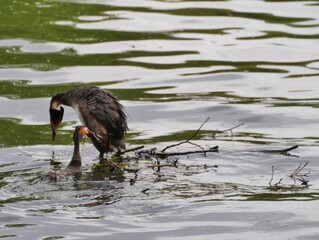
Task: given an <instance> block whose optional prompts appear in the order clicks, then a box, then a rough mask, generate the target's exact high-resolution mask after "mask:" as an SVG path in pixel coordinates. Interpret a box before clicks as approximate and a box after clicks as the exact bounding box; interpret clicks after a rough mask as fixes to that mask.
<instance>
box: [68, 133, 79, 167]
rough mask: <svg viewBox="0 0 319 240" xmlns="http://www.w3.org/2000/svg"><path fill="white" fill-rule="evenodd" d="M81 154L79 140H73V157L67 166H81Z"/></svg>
mask: <svg viewBox="0 0 319 240" xmlns="http://www.w3.org/2000/svg"><path fill="white" fill-rule="evenodd" d="M81 161H82V160H81V154H80V140H79V139H77V138H75V139H74V150H73V157H72V160H71V162H70V163H69V166H81Z"/></svg>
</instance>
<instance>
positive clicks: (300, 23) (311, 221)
mask: <svg viewBox="0 0 319 240" xmlns="http://www.w3.org/2000/svg"><path fill="white" fill-rule="evenodd" d="M318 12H319V7H318V3H317V2H316V1H244V0H243V1H160V0H158V1H151V0H139V1H123V0H121V1H119V0H113V1H107V0H95V1H89V2H88V1H80V0H79V1H76V0H74V1H53V0H40V1H33V0H28V1H27V0H20V1H8V0H4V1H3V4H2V6H1V7H0V16H1V21H0V56H1V57H0V86H1V87H0V106H1V107H0V110H1V111H0V113H1V115H0V123H1V129H2V130H1V135H0V156H1V157H0V212H1V214H0V238H4V239H6V238H8V239H41V240H48V239H105V237H107V238H108V239H212V238H214V239H273V238H276V239H317V238H318V234H319V230H318V229H319V228H318V227H319V222H318V217H317V211H318V210H319V209H318V198H319V172H318V169H319V164H318V161H317V156H318V152H319V150H318V143H319V136H318V132H319V127H318V120H319V117H318V116H319V115H318V106H319V98H318V96H319V85H318V75H319V59H318V56H319V47H318V38H319V18H318V16H319V15H318ZM81 86H99V87H101V88H103V89H108V90H110V91H112V92H113V93H114V94H115V95H116V96H117V97H118V98H119V99H120V100H121V103H122V104H123V105H124V106H125V108H126V111H127V113H128V115H129V119H128V122H129V127H130V130H129V131H128V133H127V135H126V141H127V146H128V148H131V147H136V146H139V145H145V148H147V149H151V148H153V147H156V148H158V149H163V148H164V147H165V146H168V145H170V144H173V143H176V142H180V141H183V140H186V139H188V138H189V137H190V136H192V135H193V134H194V132H195V131H196V130H197V129H198V128H199V127H200V126H201V124H202V123H203V122H204V121H205V120H206V119H207V118H209V121H208V122H207V123H206V124H205V125H204V126H203V127H202V128H201V130H200V131H199V133H198V134H197V135H196V136H195V137H194V139H192V141H193V142H194V143H196V144H198V145H201V146H202V147H205V148H208V147H212V146H216V145H218V146H219V152H218V153H208V154H207V156H204V155H203V154H194V155H189V156H179V157H171V158H169V159H168V160H167V162H166V160H161V163H162V164H169V163H171V162H174V161H176V160H178V162H177V167H162V168H161V169H160V171H158V170H157V169H156V168H154V169H153V168H150V167H149V166H150V165H152V164H154V159H144V160H142V159H140V160H139V161H137V162H133V163H132V166H131V168H132V169H135V170H139V171H138V172H137V173H134V172H132V171H130V172H127V171H125V172H122V173H119V174H109V173H107V172H104V171H96V169H95V168H94V167H92V166H95V165H94V164H95V163H97V162H98V161H99V160H98V154H97V151H96V150H95V149H94V147H93V146H92V144H90V143H89V142H88V141H86V142H85V143H84V145H83V146H82V152H81V153H82V156H83V162H84V167H83V174H82V177H81V178H72V177H70V178H66V179H60V180H59V181H56V182H55V181H49V180H46V179H43V175H44V174H45V173H47V172H49V171H51V170H52V167H51V166H50V162H51V161H52V160H54V161H59V162H61V163H62V164H61V165H62V168H63V167H65V166H67V163H68V161H69V160H70V159H71V157H72V151H73V146H72V131H73V129H74V128H73V127H74V126H75V125H78V124H79V122H78V119H77V116H76V114H75V112H74V111H73V109H70V108H66V109H65V110H66V112H65V118H64V122H63V126H62V128H61V129H60V130H59V133H58V137H57V141H56V143H55V144H52V143H51V129H50V126H49V116H48V105H49V102H50V98H51V96H52V95H54V94H56V93H59V92H63V91H67V90H69V89H72V88H75V87H81ZM241 123H244V125H241V126H240V127H238V128H235V129H233V130H232V132H230V131H227V132H224V133H219V134H216V135H213V133H214V131H216V130H227V129H229V128H232V127H234V126H237V125H238V124H241ZM294 145H299V148H298V149H295V150H293V151H292V152H291V155H282V154H274V153H272V154H270V153H265V152H260V151H256V150H272V149H284V148H287V147H291V146H294ZM170 150H171V151H180V152H183V151H192V150H198V147H196V146H194V145H190V144H184V145H181V146H179V147H178V148H173V149H170ZM306 163H307V165H306V166H305V168H304V169H303V170H302V171H301V172H300V174H299V177H298V176H297V177H296V178H295V179H293V178H291V177H289V176H290V175H291V174H292V173H294V171H295V170H296V169H297V168H298V166H303V165H304V164H306ZM273 170H274V171H273ZM301 175H303V176H301ZM301 177H302V178H303V180H304V182H301V181H299V180H298V179H301ZM271 179H272V181H271ZM301 180H302V179H301Z"/></svg>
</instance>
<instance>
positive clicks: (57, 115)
mask: <svg viewBox="0 0 319 240" xmlns="http://www.w3.org/2000/svg"><path fill="white" fill-rule="evenodd" d="M49 112H50V123H51V129H52V142H54V140H55V136H56V132H57V130H58V127H59V125H60V123H61V122H62V119H63V113H64V109H63V107H60V110H57V109H53V108H50V110H49Z"/></svg>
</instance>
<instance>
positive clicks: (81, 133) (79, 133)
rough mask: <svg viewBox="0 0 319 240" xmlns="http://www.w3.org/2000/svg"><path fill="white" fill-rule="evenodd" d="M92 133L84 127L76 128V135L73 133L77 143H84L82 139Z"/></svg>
mask: <svg viewBox="0 0 319 240" xmlns="http://www.w3.org/2000/svg"><path fill="white" fill-rule="evenodd" d="M89 133H90V130H89V129H88V128H87V127H84V126H81V125H80V126H76V127H75V130H74V133H73V140H74V142H75V141H77V140H78V141H80V142H81V141H82V138H83V137H84V136H86V135H88V134H89Z"/></svg>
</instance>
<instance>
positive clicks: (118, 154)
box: [116, 145, 144, 156]
mask: <svg viewBox="0 0 319 240" xmlns="http://www.w3.org/2000/svg"><path fill="white" fill-rule="evenodd" d="M142 148H144V145H142V146H139V147H135V148H130V149H127V150H125V151H118V152H117V153H116V155H117V156H120V155H123V154H125V153H128V152H134V151H137V150H140V149H142Z"/></svg>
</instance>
